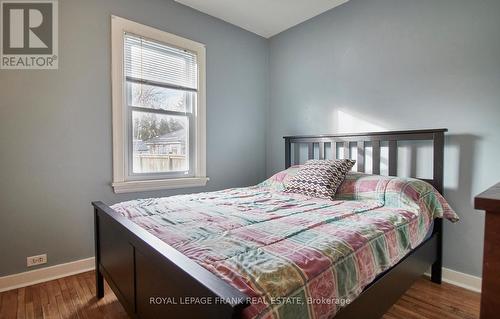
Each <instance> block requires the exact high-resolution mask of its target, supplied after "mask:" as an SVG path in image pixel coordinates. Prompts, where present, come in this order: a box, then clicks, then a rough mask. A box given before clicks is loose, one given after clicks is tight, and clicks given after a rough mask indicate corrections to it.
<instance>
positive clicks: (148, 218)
mask: <svg viewBox="0 0 500 319" xmlns="http://www.w3.org/2000/svg"><path fill="white" fill-rule="evenodd" d="M294 172H295V171H294V168H291V169H289V170H287V171H284V172H281V173H278V174H276V175H275V176H273V177H272V178H270V179H269V180H267V181H266V182H264V183H262V184H260V185H257V186H254V187H247V188H236V189H228V190H224V191H218V192H211V193H201V194H193V195H181V196H173V197H166V198H155V199H143V200H135V201H130V202H124V203H120V204H116V205H114V206H113V209H114V210H116V211H117V212H119V213H121V214H123V215H124V216H126V217H127V218H129V219H130V220H132V221H134V222H135V223H136V224H138V225H140V226H141V227H143V228H145V229H147V230H148V231H149V232H150V233H152V234H154V235H155V236H157V237H158V238H160V239H162V240H163V241H165V242H166V243H168V244H169V245H171V246H172V247H174V248H175V249H177V250H179V251H180V252H182V253H183V254H184V255H186V256H188V257H189V258H191V259H193V260H194V261H196V262H197V263H198V264H200V265H201V266H203V267H205V268H206V269H208V270H209V271H211V272H212V273H214V274H215V275H217V276H219V277H220V278H222V279H223V280H225V281H226V282H228V283H230V284H231V285H232V286H234V287H236V288H238V289H239V290H240V291H242V292H243V293H245V294H246V295H247V296H249V297H252V304H251V305H250V306H249V307H247V308H245V310H244V316H245V317H246V318H331V317H333V316H334V315H335V313H336V312H337V311H338V310H339V309H340V307H341V306H343V305H345V304H346V303H347V302H349V301H352V300H353V299H354V298H356V296H357V295H359V294H360V293H361V291H362V290H363V288H364V287H366V286H367V285H368V284H369V283H370V282H372V281H373V280H374V279H375V277H376V276H377V275H379V274H380V273H382V272H383V271H385V270H386V269H388V268H390V267H391V266H392V265H394V264H395V263H397V262H398V261H399V260H400V259H401V258H402V257H404V256H405V255H406V254H408V253H409V252H410V251H411V250H412V249H413V248H415V247H416V246H418V245H419V244H420V243H421V242H422V241H423V240H424V238H425V236H426V234H427V232H428V230H429V227H430V225H431V222H432V220H433V219H434V218H441V217H446V218H448V219H450V220H453V221H455V220H457V219H458V217H457V215H456V214H455V213H454V212H453V210H451V208H450V207H449V206H448V204H447V203H446V201H445V200H444V199H443V197H441V195H439V194H438V193H437V192H436V191H435V190H434V189H433V188H432V187H431V186H430V185H428V184H426V183H424V182H421V181H418V180H414V179H401V178H393V177H381V176H372V175H362V174H349V175H348V177H347V178H346V180H345V181H344V183H343V185H342V187H341V189H340V190H339V192H338V194H337V197H338V199H337V200H335V201H331V200H322V199H317V198H311V197H307V196H302V195H295V194H289V193H282V192H281V190H282V187H283V182H285V181H286V180H287V179H288V178H289V176H290V175H292V174H293V173H294Z"/></svg>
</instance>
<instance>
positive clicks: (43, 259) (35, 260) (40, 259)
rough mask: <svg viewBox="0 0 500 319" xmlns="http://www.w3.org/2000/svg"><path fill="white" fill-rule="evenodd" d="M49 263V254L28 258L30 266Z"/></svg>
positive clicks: (27, 261)
mask: <svg viewBox="0 0 500 319" xmlns="http://www.w3.org/2000/svg"><path fill="white" fill-rule="evenodd" d="M46 263H47V254H43V255H37V256H31V257H28V258H26V264H27V266H28V267H33V266H37V265H42V264H46Z"/></svg>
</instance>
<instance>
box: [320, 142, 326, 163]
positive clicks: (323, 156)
mask: <svg viewBox="0 0 500 319" xmlns="http://www.w3.org/2000/svg"><path fill="white" fill-rule="evenodd" d="M319 159H320V160H324V159H325V142H319Z"/></svg>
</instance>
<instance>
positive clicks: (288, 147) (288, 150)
mask: <svg viewBox="0 0 500 319" xmlns="http://www.w3.org/2000/svg"><path fill="white" fill-rule="evenodd" d="M290 166H292V144H291V143H290V139H289V138H285V169H287V168H289V167H290Z"/></svg>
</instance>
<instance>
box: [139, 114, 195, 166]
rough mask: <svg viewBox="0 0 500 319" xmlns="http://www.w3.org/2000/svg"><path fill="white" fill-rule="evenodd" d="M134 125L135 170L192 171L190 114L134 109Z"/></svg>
mask: <svg viewBox="0 0 500 319" xmlns="http://www.w3.org/2000/svg"><path fill="white" fill-rule="evenodd" d="M132 124H133V138H134V140H133V155H132V156H133V164H132V171H133V173H135V174H140V173H168V172H182V171H188V170H189V150H188V141H189V140H188V136H189V121H188V118H187V116H171V115H163V114H154V113H146V112H132Z"/></svg>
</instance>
